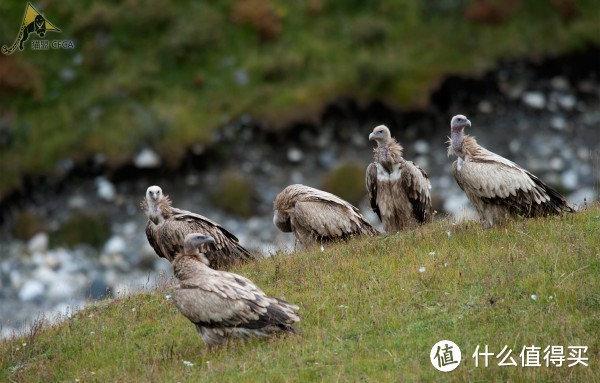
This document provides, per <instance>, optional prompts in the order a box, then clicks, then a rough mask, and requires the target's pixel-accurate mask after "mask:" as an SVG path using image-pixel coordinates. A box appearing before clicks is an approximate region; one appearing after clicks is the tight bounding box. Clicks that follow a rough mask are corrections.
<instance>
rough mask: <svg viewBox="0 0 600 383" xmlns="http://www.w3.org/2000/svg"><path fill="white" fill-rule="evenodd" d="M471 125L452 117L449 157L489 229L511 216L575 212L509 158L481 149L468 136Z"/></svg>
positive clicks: (458, 180) (558, 194)
mask: <svg viewBox="0 0 600 383" xmlns="http://www.w3.org/2000/svg"><path fill="white" fill-rule="evenodd" d="M467 126H469V127H470V126H471V121H469V120H468V119H467V118H466V117H465V116H463V115H460V114H459V115H457V116H454V117H452V121H451V122H450V134H451V136H450V141H448V143H449V146H448V155H451V154H454V155H455V156H457V157H458V159H457V160H456V161H454V164H453V165H452V167H453V170H454V178H455V179H456V182H457V183H458V186H460V188H461V189H462V190H463V191H464V192H465V194H466V195H467V197H468V198H469V201H471V203H472V204H473V206H474V207H475V209H476V210H477V213H478V214H479V217H480V219H481V221H482V222H483V223H484V224H485V225H486V226H488V227H491V226H493V225H494V224H499V223H501V222H503V221H505V220H506V219H507V218H510V217H517V216H522V217H526V218H530V217H538V216H544V215H555V214H560V213H562V212H564V211H566V212H573V211H574V210H573V209H572V208H571V207H569V205H568V204H567V201H566V199H565V197H563V196H562V195H561V194H560V193H558V192H557V191H556V190H554V189H553V188H551V187H550V186H548V185H546V184H545V183H543V182H542V181H541V180H540V179H539V178H537V177H536V176H534V175H533V174H531V173H530V172H528V171H527V170H525V169H523V168H522V167H520V166H519V165H517V164H515V163H514V162H512V161H509V160H507V159H506V158H504V157H502V156H499V155H497V154H495V153H492V152H490V151H489V150H487V149H485V148H483V147H482V146H480V145H479V144H478V143H477V141H476V140H475V138H474V137H471V136H469V135H465V134H464V129H465V127H467Z"/></svg>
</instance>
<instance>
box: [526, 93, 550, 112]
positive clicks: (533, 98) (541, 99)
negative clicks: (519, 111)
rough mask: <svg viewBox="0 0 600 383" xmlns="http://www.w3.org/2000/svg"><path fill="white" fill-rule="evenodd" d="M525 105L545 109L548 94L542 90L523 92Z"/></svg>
mask: <svg viewBox="0 0 600 383" xmlns="http://www.w3.org/2000/svg"><path fill="white" fill-rule="evenodd" d="M523 102H524V103H525V105H527V106H529V107H530V108H533V109H543V108H544V107H545V106H546V96H544V94H543V93H541V92H527V93H525V94H523Z"/></svg>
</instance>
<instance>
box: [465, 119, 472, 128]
mask: <svg viewBox="0 0 600 383" xmlns="http://www.w3.org/2000/svg"><path fill="white" fill-rule="evenodd" d="M465 125H466V126H468V127H469V128H470V127H471V120H467V122H466V124H465Z"/></svg>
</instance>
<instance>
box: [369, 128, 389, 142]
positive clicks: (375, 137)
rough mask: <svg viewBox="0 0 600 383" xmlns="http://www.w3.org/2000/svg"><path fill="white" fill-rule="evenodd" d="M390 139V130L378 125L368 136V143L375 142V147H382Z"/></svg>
mask: <svg viewBox="0 0 600 383" xmlns="http://www.w3.org/2000/svg"><path fill="white" fill-rule="evenodd" d="M391 138H392V135H391V133H390V130H389V129H388V127H387V126H385V125H379V126H377V127H375V129H373V132H372V133H371V134H369V141H375V142H377V146H382V145H385V144H387V143H388V141H389V140H390V139H391Z"/></svg>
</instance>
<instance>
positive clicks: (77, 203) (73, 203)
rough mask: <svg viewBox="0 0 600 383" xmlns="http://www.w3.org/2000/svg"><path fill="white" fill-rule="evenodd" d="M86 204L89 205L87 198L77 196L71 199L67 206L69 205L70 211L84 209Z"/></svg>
mask: <svg viewBox="0 0 600 383" xmlns="http://www.w3.org/2000/svg"><path fill="white" fill-rule="evenodd" d="M86 203H87V201H86V199H85V197H83V196H80V195H75V196H73V197H71V198H69V201H68V202H67V204H68V205H69V209H81V208H84V207H85V205H86Z"/></svg>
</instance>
